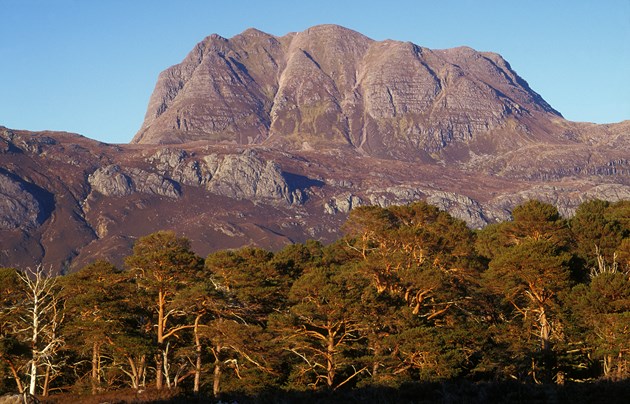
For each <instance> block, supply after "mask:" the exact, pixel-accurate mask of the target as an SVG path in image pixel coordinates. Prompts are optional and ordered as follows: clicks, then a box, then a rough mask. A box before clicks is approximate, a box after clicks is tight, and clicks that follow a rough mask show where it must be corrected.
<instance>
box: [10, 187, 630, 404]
mask: <svg viewBox="0 0 630 404" xmlns="http://www.w3.org/2000/svg"><path fill="white" fill-rule="evenodd" d="M629 218H630V202H628V201H622V202H616V203H609V202H604V201H600V200H594V201H590V202H585V203H583V204H582V205H581V206H580V207H579V208H578V209H577V212H576V214H575V216H573V217H572V218H570V219H564V218H562V217H561V216H560V215H559V214H558V211H557V209H556V208H555V207H554V206H552V205H549V204H546V203H543V202H539V201H535V200H532V201H529V202H526V203H523V204H521V205H519V206H518V207H517V208H515V209H514V210H513V215H512V219H511V220H509V221H504V222H500V223H496V224H493V225H489V226H486V227H485V228H483V229H481V230H471V229H470V228H469V227H467V226H466V224H465V223H464V222H463V221H461V220H459V219H455V218H453V217H452V216H451V215H450V214H448V213H447V212H445V211H442V210H440V209H438V208H436V207H434V206H431V205H429V204H427V203H425V202H417V203H413V204H410V205H405V206H391V207H388V208H382V207H374V206H363V207H358V208H356V209H353V210H352V211H351V212H350V215H349V218H348V220H347V222H346V223H345V225H344V228H343V230H344V236H343V237H342V238H340V239H339V240H337V241H336V242H334V243H331V244H329V245H322V244H321V243H319V242H316V241H307V242H306V243H303V244H293V245H289V246H287V247H285V248H284V249H282V250H280V251H277V252H270V251H267V250H264V249H260V248H253V247H244V248H240V249H235V250H221V251H218V252H214V253H211V254H210V255H208V256H207V257H206V258H205V260H204V259H203V258H202V257H199V256H198V255H196V254H195V253H194V252H193V251H192V249H191V246H190V242H189V241H188V240H187V239H186V238H183V237H179V236H178V235H176V234H175V233H174V232H170V231H159V232H156V233H152V234H149V235H147V236H145V237H141V238H139V239H137V241H136V242H135V245H134V248H133V253H132V254H131V255H130V256H128V257H127V258H126V259H125V264H124V267H123V268H117V267H115V266H114V265H113V264H111V263H109V262H107V261H102V260H99V261H95V262H93V263H91V264H89V265H87V266H85V267H83V268H82V269H81V270H79V271H77V272H75V273H72V274H68V275H64V276H58V277H53V276H50V275H48V273H47V271H46V269H45V268H43V267H35V268H31V269H29V268H25V269H16V268H0V394H5V393H10V392H11V393H16V392H19V393H29V394H31V395H36V396H38V397H40V399H41V400H43V401H44V402H69V401H73V402H80V401H81V400H84V402H97V401H89V400H90V397H102V399H101V401H103V400H105V399H106V398H107V397H109V398H107V401H110V402H121V401H120V400H126V401H134V400H136V401H135V402H137V401H150V400H162V402H167V401H169V400H170V401H169V402H179V401H178V400H180V401H181V402H195V401H196V400H197V401H199V402H206V401H207V400H208V399H215V400H219V399H220V400H224V401H225V400H229V402H232V401H234V400H236V401H238V402H239V403H240V402H259V401H274V402H277V401H283V402H287V401H296V400H300V401H304V402H308V401H318V402H321V401H331V402H334V401H344V402H347V401H379V402H400V401H403V402H417V401H422V402H433V401H440V402H452V401H454V400H455V401H456V400H460V401H461V400H463V399H464V398H466V400H467V402H484V401H496V400H498V399H501V400H502V402H514V401H522V400H530V401H531V400H538V402H546V401H549V400H554V399H555V400H558V398H563V399H564V400H569V399H577V398H581V399H582V400H587V401H588V400H589V397H590V398H592V397H593V396H591V395H597V398H598V399H601V400H607V402H614V401H615V400H619V399H621V398H622V397H624V396H625V397H628V395H627V393H628V389H630V382H629V378H630V219H629ZM116 394H118V396H116ZM115 397H118V398H115ZM116 400H119V401H116ZM204 400H206V401H204ZM449 400H450V401H449ZM541 400H542V401H541ZM98 402H100V401H98Z"/></svg>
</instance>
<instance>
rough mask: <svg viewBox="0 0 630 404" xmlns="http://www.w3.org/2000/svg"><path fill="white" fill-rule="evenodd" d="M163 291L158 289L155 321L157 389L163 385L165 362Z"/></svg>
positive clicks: (160, 388)
mask: <svg viewBox="0 0 630 404" xmlns="http://www.w3.org/2000/svg"><path fill="white" fill-rule="evenodd" d="M164 304H165V298H164V291H162V290H161V289H160V290H159V291H158V321H157V348H158V352H157V355H156V361H155V362H156V363H155V388H156V389H158V390H162V387H163V385H164V382H163V378H164V374H163V373H162V372H163V366H165V365H166V364H165V363H164V362H163V358H164V357H165V355H164V347H163V345H164V327H165V324H164Z"/></svg>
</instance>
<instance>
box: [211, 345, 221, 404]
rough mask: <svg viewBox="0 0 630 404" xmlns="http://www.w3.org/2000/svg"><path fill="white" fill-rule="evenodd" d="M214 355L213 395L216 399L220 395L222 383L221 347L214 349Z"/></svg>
mask: <svg viewBox="0 0 630 404" xmlns="http://www.w3.org/2000/svg"><path fill="white" fill-rule="evenodd" d="M212 353H213V354H214V376H213V378H212V395H213V396H214V397H215V398H216V397H217V396H218V395H219V386H220V383H221V371H222V369H221V345H217V346H216V347H215V348H213V349H212Z"/></svg>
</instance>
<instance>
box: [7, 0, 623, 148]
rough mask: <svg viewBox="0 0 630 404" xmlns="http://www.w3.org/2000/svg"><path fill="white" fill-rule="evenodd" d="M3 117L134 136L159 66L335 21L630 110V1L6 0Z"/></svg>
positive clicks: (15, 122) (118, 138)
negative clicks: (505, 65) (494, 63)
mask: <svg viewBox="0 0 630 404" xmlns="http://www.w3.org/2000/svg"><path fill="white" fill-rule="evenodd" d="M0 15H2V17H3V23H2V24H0V55H2V63H1V64H0V80H1V83H2V97H0V125H2V126H6V127H9V128H13V129H28V130H60V131H68V132H76V133H80V134H82V135H85V136H87V137H90V138H93V139H97V140H101V141H104V142H109V143H127V142H129V141H130V140H131V138H132V137H133V136H134V134H135V133H136V131H137V130H138V129H139V128H140V125H141V124H142V121H143V119H144V114H145V112H146V107H147V104H148V100H149V97H150V95H151V92H152V91H153V88H154V86H155V83H156V81H157V76H158V74H159V73H160V72H161V71H162V70H164V69H166V68H167V67H169V66H171V65H174V64H177V63H179V62H181V61H182V59H183V58H184V56H185V55H186V54H187V53H188V52H189V51H190V50H191V49H192V48H193V47H194V46H195V44H196V43H198V42H199V41H201V40H202V39H203V38H204V37H206V36H208V35H210V34H212V33H217V34H219V35H221V36H224V37H226V38H230V37H233V36H234V35H237V34H239V33H241V32H242V31H244V30H245V29H247V28H250V27H253V28H257V29H260V30H261V31H264V32H267V33H270V34H273V35H276V36H283V35H285V34H287V33H289V32H298V31H303V30H305V29H307V28H309V27H311V26H313V25H319V24H338V25H342V26H344V27H347V28H350V29H353V30H355V31H358V32H360V33H362V34H364V35H366V36H368V37H370V38H372V39H374V40H384V39H394V40H399V41H410V42H413V43H415V44H417V45H420V46H424V47H427V48H431V49H444V48H451V47H456V46H462V45H465V46H470V47H472V48H474V49H476V50H479V51H490V52H496V53H499V54H501V55H502V56H503V57H504V58H505V59H506V60H507V61H508V62H509V63H510V65H511V66H512V68H513V69H514V70H515V71H516V72H517V73H518V74H519V75H520V76H521V77H523V78H524V79H525V80H526V81H527V82H528V83H529V85H530V87H531V88H532V89H533V90H534V91H536V92H537V93H539V94H540V95H541V96H542V97H543V98H544V99H545V100H546V101H547V102H549V103H550V104H551V106H552V107H553V108H555V109H556V110H558V111H560V112H561V113H562V114H563V115H564V117H565V118H567V119H569V120H573V121H588V122H596V123H610V122H619V121H622V120H627V119H630V0H600V1H587V0H573V1H565V0H561V1H542V0H533V1H528V2H516V1H505V0H503V1H484V0H477V1H473V0H446V1H441V2H435V1H411V0H409V1H406V0H405V1H402V0H401V1H396V0H392V1H387V2H385V1H366V0H363V1H358V0H347V1H339V0H334V1H331V0H320V1H303V2H293V1H277V0H267V1H244V0H232V1H223V2H216V1H200V0H181V1H177V2H172V1H165V0H135V1H123V0H110V1H85V0H55V1H46V0H0Z"/></svg>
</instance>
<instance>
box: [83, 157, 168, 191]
mask: <svg viewBox="0 0 630 404" xmlns="http://www.w3.org/2000/svg"><path fill="white" fill-rule="evenodd" d="M88 182H89V184H90V185H91V186H92V189H93V190H95V191H97V192H99V193H101V194H103V195H105V196H113V197H123V196H127V195H131V194H132V193H133V192H142V193H145V194H153V195H159V196H165V197H168V198H178V197H179V196H180V191H179V185H178V184H177V183H176V182H174V181H171V180H169V179H167V178H164V177H163V176H161V175H159V174H157V173H152V172H148V171H145V170H142V169H139V168H128V169H126V172H123V170H122V169H121V168H120V167H119V166H118V165H109V166H106V167H102V168H99V169H97V170H96V171H94V172H93V173H92V174H90V176H89V177H88Z"/></svg>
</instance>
